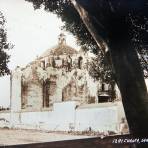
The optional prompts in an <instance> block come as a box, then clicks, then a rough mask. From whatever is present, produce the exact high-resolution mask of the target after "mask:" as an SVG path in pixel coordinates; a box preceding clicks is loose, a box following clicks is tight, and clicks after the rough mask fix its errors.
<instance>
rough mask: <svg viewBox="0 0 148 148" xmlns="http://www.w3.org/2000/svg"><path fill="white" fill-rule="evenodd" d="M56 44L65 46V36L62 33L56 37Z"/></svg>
mask: <svg viewBox="0 0 148 148" xmlns="http://www.w3.org/2000/svg"><path fill="white" fill-rule="evenodd" d="M58 44H59V45H65V44H66V36H65V34H64V33H61V34H60V35H59V37H58Z"/></svg>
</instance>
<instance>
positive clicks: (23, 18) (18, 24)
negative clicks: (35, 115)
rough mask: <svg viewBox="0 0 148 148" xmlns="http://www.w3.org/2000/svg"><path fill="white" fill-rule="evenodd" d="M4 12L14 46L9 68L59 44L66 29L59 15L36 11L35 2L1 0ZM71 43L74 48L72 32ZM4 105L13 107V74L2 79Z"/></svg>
mask: <svg viewBox="0 0 148 148" xmlns="http://www.w3.org/2000/svg"><path fill="white" fill-rule="evenodd" d="M0 11H2V12H3V14H4V16H5V18H6V21H7V23H6V29H7V37H8V42H11V43H12V44H13V45H14V48H13V49H11V50H10V51H9V52H8V53H9V54H10V55H11V58H10V62H9V68H10V70H14V69H15V67H16V66H21V67H23V66H25V65H26V64H28V63H29V62H31V61H33V60H34V59H35V58H36V57H37V56H39V55H41V54H42V53H43V52H44V51H45V50H47V49H49V48H51V47H52V46H55V45H56V44H57V42H58V35H59V34H60V33H61V32H63V31H61V26H62V25H63V23H62V22H61V20H60V19H58V18H57V17H56V15H54V14H51V13H49V12H48V13H47V12H45V11H44V10H43V9H39V10H34V8H33V6H32V4H31V3H28V2H25V0H0ZM64 33H65V35H66V37H67V44H69V45H70V46H72V47H74V48H79V47H78V46H77V45H76V40H75V38H74V37H73V36H72V35H71V34H70V33H68V32H64ZM0 106H4V107H7V106H10V80H9V76H5V77H1V78H0Z"/></svg>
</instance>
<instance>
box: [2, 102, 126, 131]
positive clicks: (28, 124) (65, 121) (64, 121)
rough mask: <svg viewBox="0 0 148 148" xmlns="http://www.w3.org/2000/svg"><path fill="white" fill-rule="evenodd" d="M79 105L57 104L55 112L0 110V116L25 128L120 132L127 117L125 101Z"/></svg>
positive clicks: (73, 103)
mask: <svg viewBox="0 0 148 148" xmlns="http://www.w3.org/2000/svg"><path fill="white" fill-rule="evenodd" d="M76 104H77V103H76V102H74V101H68V102H63V103H55V104H54V106H53V110H52V111H40V112H35V111H32V112H11V113H0V119H1V118H6V119H7V120H8V121H9V122H10V124H11V127H14V128H22V129H39V130H50V131H88V130H90V129H91V130H92V131H95V132H98V131H99V132H106V131H113V132H116V133H118V132H119V124H120V121H121V118H122V117H125V116H124V111H122V110H123V108H122V104H120V103H106V104H102V105H95V104H92V105H87V106H81V107H79V108H77V105H76ZM119 113H120V114H119ZM119 115H120V118H119Z"/></svg>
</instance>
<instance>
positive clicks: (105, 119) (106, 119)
mask: <svg viewBox="0 0 148 148" xmlns="http://www.w3.org/2000/svg"><path fill="white" fill-rule="evenodd" d="M75 121H76V128H75V130H76V131H84V130H88V129H89V127H90V128H91V130H93V131H100V132H103V131H117V123H118V112H117V107H116V106H113V107H101V108H90V109H78V110H76V120H75Z"/></svg>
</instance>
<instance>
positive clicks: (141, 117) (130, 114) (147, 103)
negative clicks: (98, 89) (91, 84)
mask: <svg viewBox="0 0 148 148" xmlns="http://www.w3.org/2000/svg"><path fill="white" fill-rule="evenodd" d="M71 1H72V3H73V5H74V7H75V8H76V10H77V11H78V13H79V14H80V17H81V19H82V20H83V22H84V24H85V25H86V27H87V29H88V30H89V32H90V33H91V35H92V37H93V38H94V40H95V41H96V43H97V45H98V46H99V48H102V51H103V52H104V53H105V52H106V49H107V48H106V43H105V42H104V41H103V39H102V37H100V35H99V29H100V27H99V26H98V27H96V26H93V23H92V20H91V17H90V15H89V12H87V11H86V10H85V9H84V8H83V7H82V6H81V5H80V4H79V3H78V2H77V1H76V0H71ZM119 27H120V26H119ZM121 29H122V28H121ZM109 47H110V53H111V59H112V65H113V68H114V71H115V76H116V82H117V84H118V86H119V89H120V92H121V95H122V101H123V106H124V110H125V114H126V118H127V121H128V124H129V129H130V133H131V134H133V135H135V136H140V135H141V136H146V135H147V132H148V94H147V89H146V85H145V82H144V76H143V72H142V69H141V66H140V62H139V60H138V55H137V52H136V50H135V49H134V47H133V46H132V44H131V43H130V42H128V40H127V39H125V40H123V42H122V41H120V43H119V42H118V41H115V40H114V41H110V43H109ZM104 49H105V50H104Z"/></svg>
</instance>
